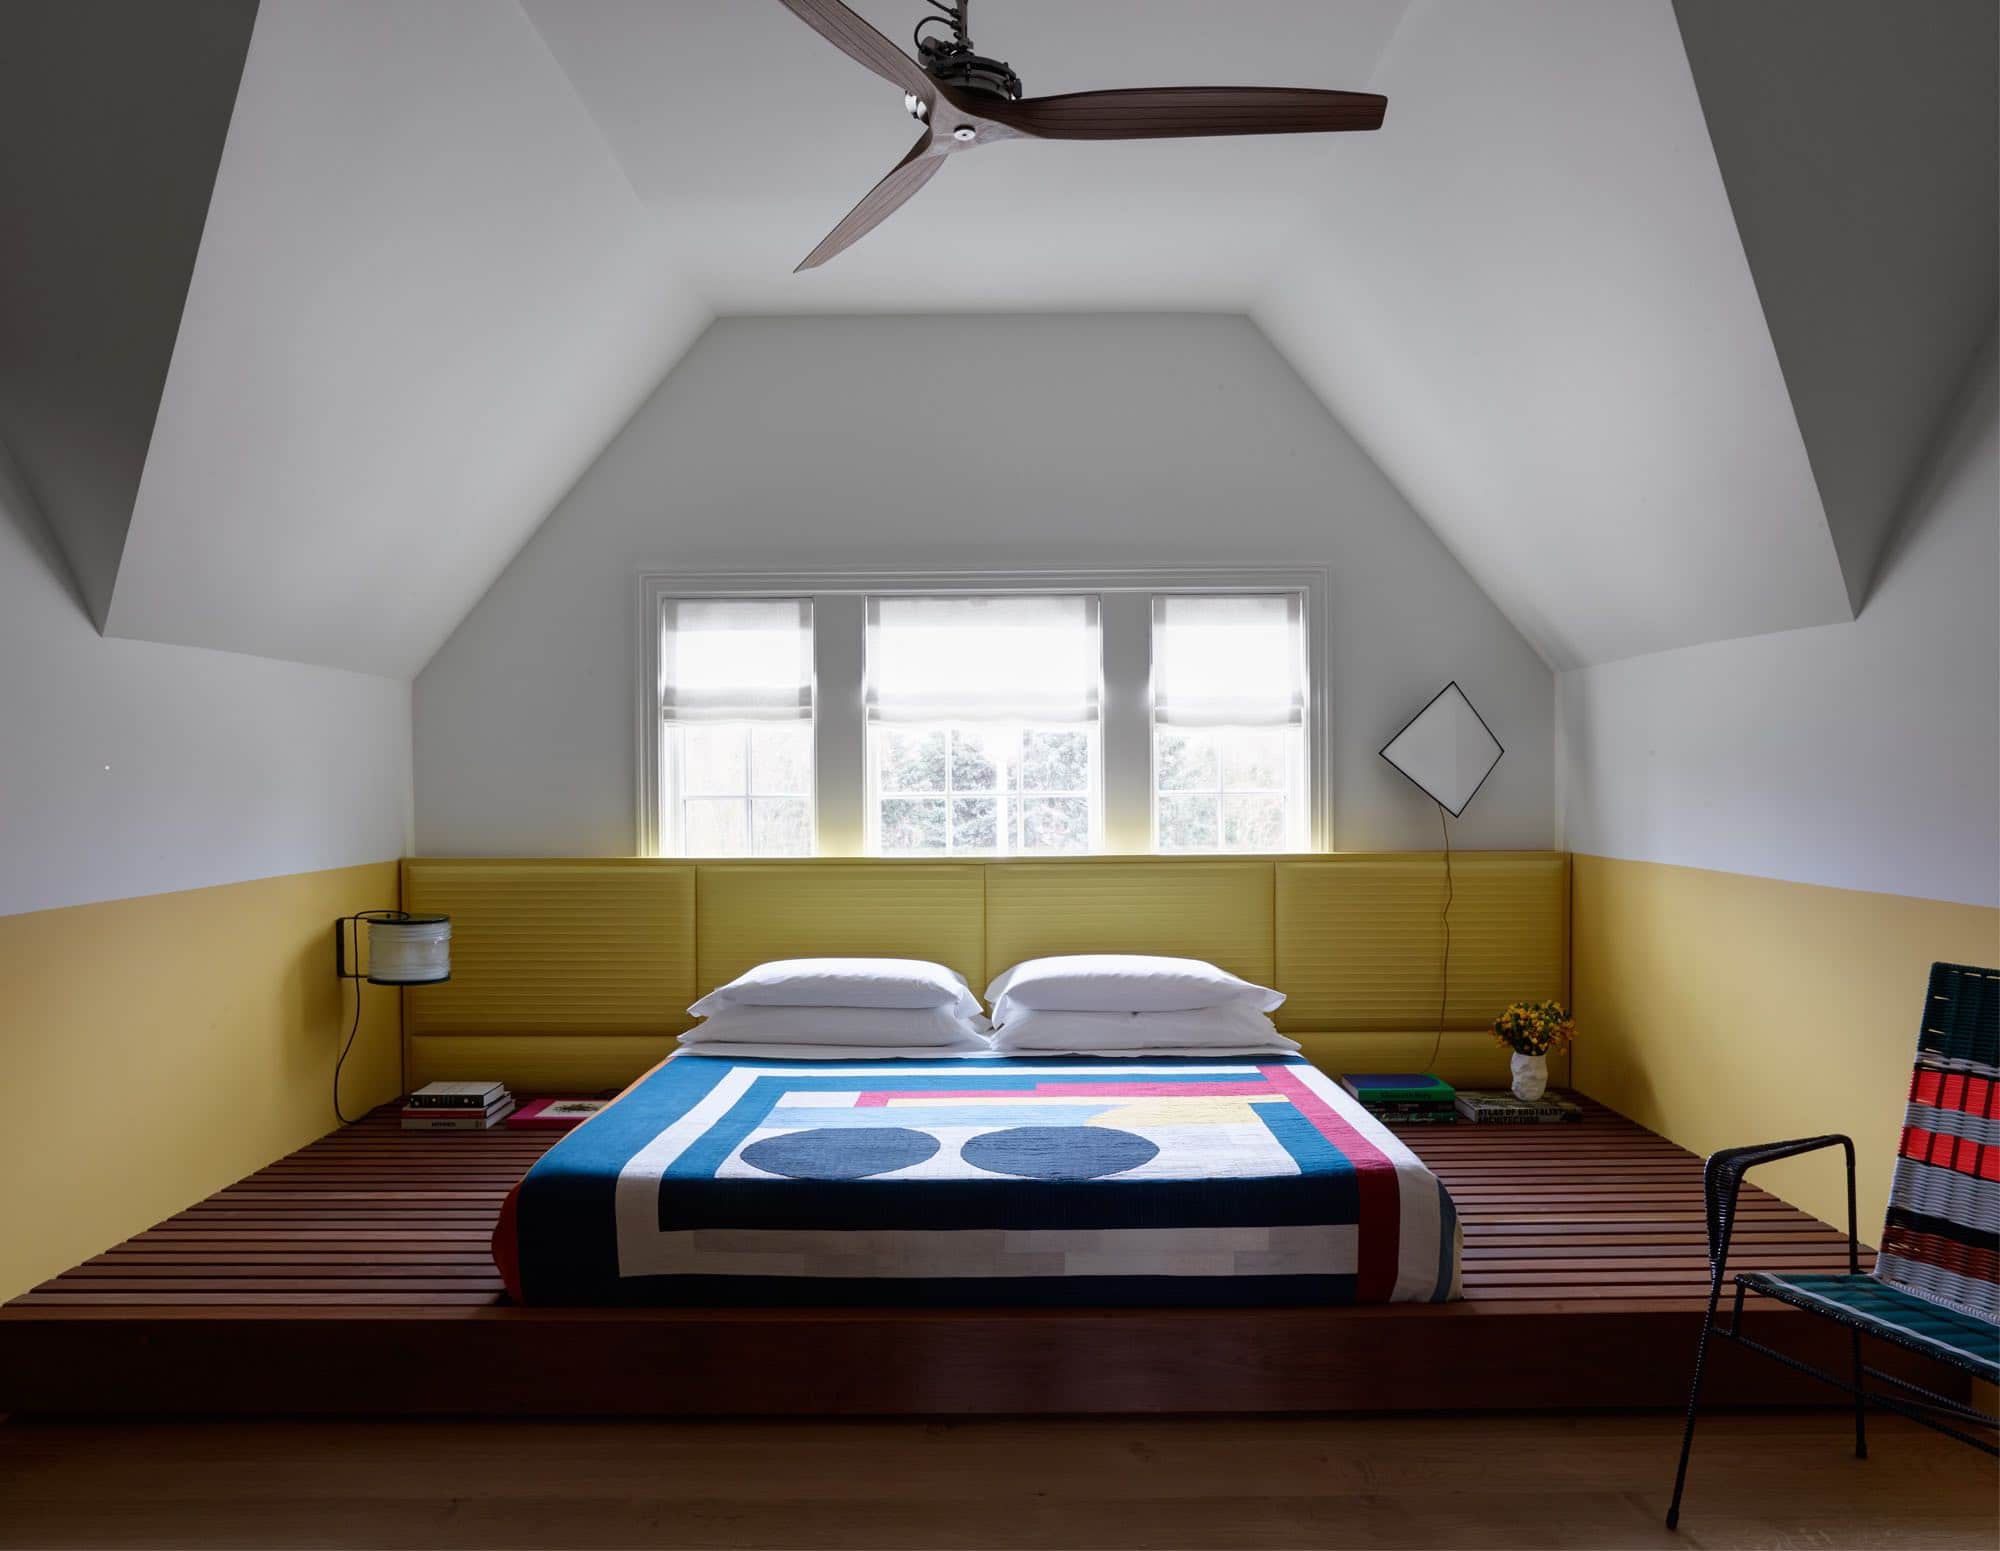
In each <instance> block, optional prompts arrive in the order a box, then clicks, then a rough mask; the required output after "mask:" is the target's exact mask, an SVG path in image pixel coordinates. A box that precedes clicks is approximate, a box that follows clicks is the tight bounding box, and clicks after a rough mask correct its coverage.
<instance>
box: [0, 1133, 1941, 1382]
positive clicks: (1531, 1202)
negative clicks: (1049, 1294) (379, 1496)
mask: <svg viewBox="0 0 2000 1551" xmlns="http://www.w3.org/2000/svg"><path fill="white" fill-rule="evenodd" d="M1402 1134H1403V1135H1404V1137H1405V1139H1406V1140H1407V1141H1408V1142H1409V1144H1410V1145H1411V1147H1412V1148H1414V1149H1415V1150H1416V1151H1417V1152H1418V1153H1419V1154H1420V1155H1421V1156H1422V1157H1423V1158H1424V1159H1425V1161H1427V1162H1428V1163H1429V1164H1430V1165H1431V1166H1432V1167H1433V1168H1435V1169H1436V1170H1437V1171H1438V1173H1439V1175H1440V1176H1441V1177H1442V1178H1443V1180H1444V1182H1445V1184H1446V1186H1447V1187H1448V1188H1449V1189H1450V1191H1451V1193H1452V1197H1453V1199H1454V1201H1455V1202H1456V1203H1457V1205H1458V1209H1459V1213H1460V1216H1461V1218H1462V1220H1463V1222H1464V1227H1465V1263H1464V1265H1465V1274H1464V1280H1465V1293H1466V1298H1465V1301H1464V1302H1462V1303H1457V1304H1451V1305H1437V1306H1410V1305H1396V1306H1391V1307H1388V1308H1375V1309H1298V1308H1288V1309H1254V1310H1204V1309H1187V1310H1182V1309H1160V1310H1142V1311H1126V1310H1062V1309H1033V1310H882V1311H871V1310H810V1309H808V1310H747V1309H712V1310H711V1309H657V1310H651V1309H636V1310H633V1309H624V1310H609V1309H521V1308H515V1307H513V1306H511V1305H510V1304H508V1302H507V1301H506V1297H505V1294H504V1291H503V1289H502V1287H501V1283H500V1278H499V1275H498V1273H497V1272H496V1271H495V1269H494V1266H493V1263H492V1260H491V1257H490V1255H489V1253H488V1237H489V1235H490V1233H491V1231H492V1227H493V1222H494V1218H495V1214H496V1213H497V1211H498V1209H499V1205H500V1201H501V1199H502V1197H503V1196H504V1195H505V1194H506V1191H507V1189H508V1187H509V1186H511V1185H512V1184H513V1183H514V1181H515V1180H517V1179H518V1178H519V1177H520V1176H521V1174H522V1173H523V1172H525V1170H526V1169H527V1168H528V1167H529V1166H530V1165H531V1164H532V1163H533V1162H534V1161H535V1159H536V1158H538V1157H539V1156H540V1155H541V1154H542V1152H543V1151H545V1150H546V1148H547V1147H548V1146H549V1145H551V1143H552V1142H553V1140H554V1137H553V1135H552V1134H549V1133H536V1132H518V1131H505V1130H501V1131H496V1132H487V1133H477V1134H465V1133H423V1132H419V1133H407V1132H404V1131H402V1130H401V1129H400V1128H399V1127H398V1125H397V1123H396V1120H395V1118H394V1115H393V1112H388V1111H384V1112H378V1113H377V1114H376V1115H373V1116H371V1117H369V1118H368V1119H366V1120H365V1121H363V1122H361V1123H360V1124H358V1125H355V1126H353V1127H350V1128H349V1129H347V1130H345V1131H341V1132H338V1133H336V1134H334V1135H332V1136H329V1137H326V1138H325V1139H323V1140H321V1141H319V1142H316V1143H314V1144H313V1145H312V1146H310V1147H307V1148H304V1149H303V1150H301V1151H300V1152H297V1153H294V1154H293V1155H291V1156H290V1157H287V1158H284V1159H281V1160H280V1161H278V1162H277V1163H274V1164H272V1165H271V1166H270V1167H269V1168H266V1169H262V1170H260V1171H259V1172H257V1173H256V1174H253V1175H251V1176H250V1177H249V1178H247V1179H245V1180H242V1181H240V1182H239V1183H237V1184H235V1185H232V1186H230V1187H229V1188H228V1189H226V1190H223V1191H221V1192H219V1193H218V1194H216V1195H214V1196H211V1197H210V1198H209V1199H207V1200H206V1201H203V1202H201V1203H199V1204H198V1205H195V1206H193V1207H190V1208H189V1209H188V1210H187V1211H185V1212H182V1213H180V1214H179V1215H178V1216H176V1217H173V1218H170V1219H169V1220H168V1221H166V1222H164V1223H161V1224H160V1225H159V1226H158V1227H156V1228H153V1229H151V1230H149V1231H147V1232H145V1233H142V1234H140V1235H139V1236H138V1237H136V1238H134V1239H131V1240H129V1241H127V1242H126V1243H124V1244H121V1245H119V1246H117V1247H116V1248H115V1249H112V1250H110V1251H109V1252H107V1253H106V1254H103V1255H100V1256H98V1257H97V1258H95V1259H93V1260H91V1261H88V1262H86V1263H85V1264H83V1265H81V1266H78V1267H76V1268H75V1269H74V1270H72V1271H68V1272H65V1273H64V1274H63V1275H61V1276H59V1277H57V1278H56V1279H54V1280H53V1281H50V1282H47V1283H44V1284H43V1285H41V1286H40V1287H37V1288H35V1289H34V1290H33V1291H31V1292H29V1293H27V1294H25V1295H24V1296H22V1297H20V1298H17V1299H15V1300H14V1301H13V1302H11V1303H9V1304H7V1305H5V1306H4V1307H0V1411H10V1410H11V1411H18V1412H49V1413H77V1412H93V1413H103V1412H160V1411H168V1412H180V1411H186V1412H235V1413H241V1412H252V1413H256V1412H266V1413H268V1412H301V1413H307V1412H309V1413H319V1414H352V1413H403V1414H407V1413H454V1412H484V1411H505V1412H543V1413H560V1412H572V1413H573V1412H599V1413H602V1412H645V1413H655V1414H699V1413H729V1412H769V1413H792V1414H810V1413H833V1412H918V1413H921V1412H983V1411H1118V1410H1189V1411H1239V1410H1347V1409H1446V1408H1465V1407H1489V1406H1490V1407H1506V1406H1513V1407H1518V1406H1522V1405H1563V1406H1655V1405H1673V1404H1677V1403H1678V1402H1679V1400H1680V1398H1681V1390H1682V1387H1683V1385H1684V1383H1685V1375H1686V1371H1687V1367H1688V1364H1689V1362H1690V1360H1691V1356H1692V1351H1693V1342H1694V1335H1695V1331H1696V1328H1697V1325H1698V1321H1699V1318H1700V1312H1701V1308H1702V1305H1703V1301H1704V1298H1705V1294H1706V1288H1707V1262H1706V1259H1705V1252H1704V1237H1703V1227H1702V1204H1701V1163H1700V1160H1699V1159H1697V1158H1696V1157H1695V1156H1694V1155H1693V1154H1691V1153H1688V1152H1685V1151H1683V1150H1682V1149H1680V1148H1678V1147H1676V1146H1674V1145H1673V1144H1672V1143H1670V1142H1667V1141H1665V1140H1663V1139H1662V1138H1660V1137H1658V1136H1655V1135H1653V1134H1652V1133H1650V1132H1648V1131H1645V1130H1643V1129H1641V1128H1640V1127H1638V1126H1636V1125H1634V1124H1632V1123H1631V1122H1629V1121H1626V1120H1624V1119H1621V1118H1619V1117H1618V1116H1616V1115H1613V1114H1611V1113H1610V1112H1609V1111H1606V1110H1603V1109H1601V1108H1598V1107H1595V1106H1592V1107H1591V1108H1590V1109H1589V1112H1588V1114H1587V1116H1586V1118H1585V1119H1584V1120H1583V1121H1582V1122H1580V1123H1577V1124H1571V1125H1562V1126H1531V1127H1505V1126H1470V1125H1460V1126H1451V1127H1412V1128H1409V1129H1407V1130H1405V1131H1404V1132H1403V1133H1402ZM1735 1242H1736V1245H1737V1247H1738V1251H1737V1259H1736V1260H1735V1261H1733V1262H1732V1268H1733V1269H1748V1268H1750V1267H1753V1266H1767V1267H1772V1268H1783V1267H1788V1268H1791V1269H1794V1270H1801V1269H1814V1270H1839V1269H1843V1268H1844V1264H1845V1257H1846V1246H1845V1241H1844V1239H1843V1238H1842V1237H1841V1236H1840V1235H1839V1234H1837V1233H1835V1232H1834V1231H1833V1230H1831V1229H1829V1228H1828V1227H1827V1226H1826V1225H1824V1224H1822V1223H1819V1222H1816V1221H1815V1220H1813V1219H1812V1218H1810V1217H1807V1216H1806V1215H1804V1214H1803V1213H1801V1212H1799V1211H1796V1210H1794V1209H1793V1208H1791V1207H1789V1206H1786V1205H1785V1204H1783V1203H1782V1202H1780V1201H1778V1200H1776V1199H1775V1198H1774V1197H1771V1196H1769V1195H1767V1194H1765V1193H1763V1192H1762V1191H1758V1190H1755V1189H1754V1188H1753V1189H1749V1190H1746V1192H1745V1199H1744V1202H1743V1207H1742V1215H1741V1218H1740V1225H1739V1227H1738V1229H1737V1234H1736V1241H1735ZM1759 1314H1760V1316H1761V1317H1762V1318H1763V1319H1764V1320H1765V1321H1766V1322H1767V1330H1776V1331H1779V1332H1780V1333H1781V1335H1782V1338H1783V1339H1784V1340H1786V1341H1789V1342H1791V1343H1792V1344H1793V1345H1794V1346H1795V1347H1796V1348H1797V1349H1799V1350H1801V1351H1802V1352H1809V1353H1816V1354H1817V1355H1818V1356H1819V1357H1820V1359H1821V1360H1824V1361H1835V1360H1837V1359H1838V1357H1839V1355H1840V1351H1841V1349H1843V1348H1844V1344H1845V1338H1844V1336H1839V1335H1838V1333H1837V1332H1833V1331H1832V1330H1831V1328H1830V1327H1828V1328H1826V1329H1822V1328H1821V1322H1820V1321H1816V1320H1811V1319H1809V1318H1806V1317H1803V1316H1798V1315H1795V1314H1793V1313H1792V1312H1791V1311H1789V1310H1783V1309H1780V1308H1777V1307H1776V1306H1767V1307H1766V1308H1764V1309H1760V1310H1759ZM1878 1355H1879V1356H1880V1357H1881V1358H1882V1359H1883V1361H1884V1363H1885V1364H1886V1365H1888V1366H1891V1367H1894V1366H1895V1362H1894V1359H1893V1358H1892V1357H1891V1356H1890V1354H1888V1353H1886V1352H1884V1353H1881V1354H1878ZM1745 1357H1746V1354H1742V1353H1739V1352H1737V1351H1735V1350H1733V1349H1731V1350H1728V1351H1726V1352H1724V1353H1723V1354H1721V1356H1720V1357H1719V1358H1718V1359H1717V1363H1716V1365H1715V1366H1713V1367H1712V1370H1711V1371H1712V1373H1713V1380H1712V1382H1713V1385H1714V1390H1713V1393H1714V1394H1715V1396H1716V1398H1717V1399H1718V1400H1721V1401H1725V1402H1726V1401H1729V1400H1732V1399H1733V1400H1738V1401H1744V1400H1750V1401H1758V1402H1768V1403H1774V1404H1775V1403H1796V1402H1798V1401H1800V1400H1802V1399H1804V1400H1817V1399H1823V1398H1825V1392H1823V1391H1817V1392H1816V1391H1815V1390H1813V1389H1811V1388H1807V1387H1803V1386H1802V1384H1801V1383H1800V1382H1799V1381H1795V1380H1793V1379H1791V1378H1790V1377H1789V1376H1788V1375H1786V1374H1785V1373H1784V1372H1783V1371H1782V1370H1780V1369H1778V1368H1776V1367H1775V1365H1769V1364H1759V1365H1754V1366H1753V1365H1750V1364H1748V1363H1747V1362H1746V1361H1745ZM1911 1371H1912V1372H1919V1371H1924V1370H1922V1369H1912V1370H1911ZM1926 1377H1927V1378H1929V1379H1930V1380H1931V1382H1933V1383H1940V1382H1947V1381H1946V1380H1945V1379H1944V1378H1943V1376H1942V1375H1940V1374H1938V1373H1936V1372H1934V1371H1933V1372H1927V1373H1926Z"/></svg>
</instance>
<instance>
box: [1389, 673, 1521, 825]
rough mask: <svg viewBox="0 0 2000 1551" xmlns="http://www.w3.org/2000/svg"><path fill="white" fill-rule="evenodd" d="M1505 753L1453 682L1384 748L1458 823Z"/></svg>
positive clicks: (1398, 765)
mask: <svg viewBox="0 0 2000 1551" xmlns="http://www.w3.org/2000/svg"><path fill="white" fill-rule="evenodd" d="M1506 752H1507V751H1506V750H1505V749H1503V748H1501V747H1500V740H1499V739H1498V738H1496V737H1494V736H1493V729H1492V728H1490V727H1488V726H1487V725H1486V722H1485V720H1484V719H1483V718H1482V717H1481V716H1480V714H1479V713H1478V712H1477V711H1475V710H1473V709H1472V702H1471V701H1470V700H1467V699H1466V698H1465V691H1464V690H1462V689H1460V688H1459V687H1458V684H1457V682H1456V681H1454V682H1452V683H1450V684H1447V685H1445V687H1444V688H1443V689H1441V690H1439V691H1438V692H1437V695H1436V696H1435V697H1434V698H1433V699H1432V700H1431V703H1430V704H1429V705H1427V706H1425V707H1424V708H1423V709H1422V710H1421V711H1419V712H1418V713H1417V714H1416V715H1415V716H1414V717H1412V718H1411V719H1410V722H1409V725H1408V726H1406V727H1404V729H1403V730H1402V731H1401V732H1399V733H1397V734H1396V736H1395V737H1393V738H1391V739H1390V740H1389V741H1388V743H1387V744H1386V745H1384V746H1383V749H1382V757H1383V758H1384V759H1386V760H1388V761H1389V763H1390V764H1392V765H1394V766H1395V767H1396V768H1397V769H1398V770H1400V771H1402V772H1403V774H1404V775H1406V776H1408V777H1409V778H1410V779H1411V780H1412V781H1414V782H1416V783H1417V785H1418V786H1420V787H1422V788H1423V790H1424V794H1425V795H1426V796H1428V797H1429V798H1430V799H1431V800H1432V801H1433V802H1436V803H1439V804H1440V805H1442V806H1443V807H1444V808H1445V809H1446V810H1447V811H1448V812H1449V813H1450V814H1451V816H1452V817H1453V818H1457V817H1458V816H1459V815H1460V814H1462V813H1463V812H1465V805H1466V804H1467V803H1469V802H1471V801H1472V794H1473V793H1474V792H1476V791H1478V790H1479V788H1480V787H1481V786H1482V785H1483V784H1484V783H1485V781H1486V778H1487V777H1488V776H1489V775H1491V774H1492V773H1493V767H1494V766H1495V765H1497V764H1499V763H1500V756H1501V755H1502V754H1504V753H1506Z"/></svg>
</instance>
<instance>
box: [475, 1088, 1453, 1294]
mask: <svg viewBox="0 0 2000 1551" xmlns="http://www.w3.org/2000/svg"><path fill="white" fill-rule="evenodd" d="M1459 1246H1460V1234H1459V1225H1458V1218H1457V1213H1456V1211H1455V1209H1454V1207H1453V1205H1452V1202H1451V1197H1450V1195H1449V1194H1448V1193H1447V1192H1446V1190H1445V1188H1444V1186H1443V1185H1442V1184H1441V1183H1440V1182H1439V1180H1438V1178H1437V1176H1436V1175H1435V1174H1433V1173H1432V1172H1431V1171H1430V1170H1429V1169H1428V1168H1427V1167H1426V1166H1425V1165H1424V1164H1423V1163H1422V1162H1421V1161H1420V1160H1419V1159H1418V1158H1417V1157H1416V1156H1415V1155H1414V1154H1413V1153H1411V1152H1410V1150H1409V1149H1408V1148H1406V1147H1405V1146H1403V1144H1402V1143H1401V1142H1400V1141H1399V1140H1397V1138H1396V1136H1395V1135H1394V1134H1393V1133H1392V1132H1390V1131H1389V1130H1388V1129H1386V1128H1385V1127H1384V1126H1382V1125H1381V1124H1380V1123H1379V1122H1378V1121H1376V1120H1374V1119H1373V1118H1372V1117H1370V1116H1369V1115H1368V1114H1366V1113H1365V1112H1364V1111H1363V1110H1362V1109H1361V1108H1360V1107H1359V1106H1358V1105H1357V1104H1355V1103H1354V1102H1353V1100H1352V1099H1351V1098H1349V1096H1348V1095H1347V1094H1346V1093H1345V1092H1344V1091H1343V1090H1342V1089H1341V1088H1340V1086H1339V1085H1338V1084H1337V1083H1336V1082H1334V1081H1333V1080H1332V1079H1331V1078H1329V1077H1327V1076H1326V1075H1325V1074H1324V1073H1323V1072H1321V1071H1319V1070H1318V1068H1316V1067H1314V1066H1313V1065H1312V1064H1311V1063H1310V1062H1307V1061H1305V1060H1302V1059H1298V1058H1291V1057H1277V1056H1265V1055H1259V1056H1242V1057H1141V1058H1122V1059H1113V1058H1104V1057H1091V1056H1076V1057H999V1056H978V1057H973V1058H969V1059H892V1060H842V1059H833V1060H819V1061H802V1060H786V1059H745V1058H742V1057H738V1056H712V1055H698V1054H693V1053H691V1052H689V1051H681V1052H678V1053H676V1055H675V1056H673V1057H672V1058H670V1059H669V1060H667V1061H665V1062H662V1063H661V1064H660V1065H659V1066H658V1067H656V1068H654V1070H653V1071H652V1072H650V1073H649V1074H647V1075H646V1076H645V1077H644V1078H642V1079H641V1080H640V1081H638V1082H637V1083H635V1084H634V1085H633V1086H632V1087H631V1088H629V1089H627V1090H626V1091H625V1093H624V1094H622V1095H621V1096H620V1097H619V1099H618V1100H617V1101H616V1102H615V1103H613V1104H612V1105H610V1106H609V1107H607V1108H606V1109H604V1110H603V1111H602V1112H600V1113H599V1114H598V1115H596V1116H595V1117H593V1118H592V1119H591V1120H589V1121H587V1122H586V1123H585V1124H583V1125H582V1126H580V1127H578V1128H577V1129H576V1130H575V1131H573V1132H571V1133H570V1134H569V1135H567V1136H565V1137H564V1138H563V1140H562V1141H561V1142H559V1143H558V1144H557V1145H556V1146H555V1147H554V1148H552V1149H551V1150H550V1151H549V1152H548V1153H547V1154H545V1155H544V1156H543V1157H542V1158H541V1160H540V1161H539V1162H537V1163H536V1164H535V1166H534V1167H533V1168H532V1169H531V1170H530V1171H529V1172H528V1174H527V1175H526V1177H525V1178H523V1179H522V1180H521V1181H520V1183H519V1184H517V1185H516V1186H515V1187H514V1189H513V1191H512V1192H511V1193H510V1194H509V1196H508V1198H507V1202H506V1205H505V1207H504V1208H503V1210H502V1213H501V1216H500V1220H499V1225H498V1227H497V1228H496V1230H495V1233H494V1239H493V1249H494V1258H495V1260H496V1262H497V1263H498V1265H499V1266H500V1269H501V1272H502V1275H503V1277H504V1278H505V1281H506V1284H507V1288H508V1291H509V1292H510V1293H511V1295H512V1296H513V1297H514V1299H515V1300H516V1301H517V1302H520V1303H526V1304H543V1305H586V1306H609V1305H626V1306H631V1305H695V1306H699V1305H730V1304H735V1305H864V1306H865V1305H893V1304H901V1305H958V1306H966V1305H1056V1306H1086V1305H1104V1306H1118V1305H1124V1306H1133V1305H1153V1306H1170V1305H1179V1306H1204V1305H1207V1306H1217V1305H1235V1306H1245V1305H1286V1304H1291V1305H1342V1304H1376V1303H1392V1302H1394V1303H1404V1302H1442V1301H1445V1300H1448V1299H1453V1298H1456V1297H1458V1296H1459Z"/></svg>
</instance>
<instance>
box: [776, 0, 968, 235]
mask: <svg viewBox="0 0 2000 1551" xmlns="http://www.w3.org/2000/svg"><path fill="white" fill-rule="evenodd" d="M787 3H788V4H789V3H790V0H787ZM943 165H944V152H943V151H941V150H938V149H936V147H935V144H934V142H933V141H932V138H931V134H930V131H928V130H926V131H925V132H924V136H923V138H922V139H921V140H919V141H918V142H917V143H916V144H915V145H913V146H911V147H910V154H909V155H908V156H905V157H904V158H903V159H902V160H901V161H899V162H898V163H896V165H895V166H894V167H892V168H890V169H889V175H888V176H887V177H885V178H884V179H883V180H882V181H881V182H880V183H878V184H876V185H875V186H874V187H873V188H872V189H870V190H869V191H868V193H867V195H866V196H865V197H864V198H863V199H862V201H861V203H860V204H858V205H856V206H855V207H854V208H853V209H852V210H850V211H848V212H847V214H846V216H845V217H843V218H842V220H841V223H840V224H839V225H838V226H836V227H835V228H834V229H833V230H832V231H830V232H828V233H827V234H826V237H825V239H824V240H823V241H822V242H821V243H820V245H819V246H818V247H817V248H814V249H813V250H812V252H810V253H808V254H807V255H806V256H805V257H804V258H803V259H801V260H799V267H798V269H795V270H793V271H792V273H793V274H795V275H796V274H797V273H798V272H799V270H802V269H817V268H819V266H820V265H822V264H824V263H825V262H826V261H827V260H828V259H830V258H832V257H834V255H836V254H838V253H843V252H845V251H846V250H847V249H849V248H851V247H853V246H854V244H855V243H857V242H859V241H860V240H861V239H862V238H863V237H866V236H867V235H868V234H869V233H870V232H872V231H874V230H875V228H876V227H878V226H880V225H881V224H882V223H883V222H884V221H886V220H888V219H889V217H890V216H892V215H894V214H895V213H896V212H897V211H898V210H900V209H901V208H902V207H903V205H904V203H905V202H906V201H907V200H908V199H909V197H910V196H911V195H912V194H914V193H916V191H917V190H918V189H920V188H922V187H923V186H924V185H925V184H926V183H928V182H930V180H931V179H932V178H933V177H935V176H936V175H937V170H938V168H940V167H942V166H943Z"/></svg>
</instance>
